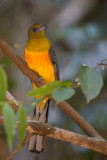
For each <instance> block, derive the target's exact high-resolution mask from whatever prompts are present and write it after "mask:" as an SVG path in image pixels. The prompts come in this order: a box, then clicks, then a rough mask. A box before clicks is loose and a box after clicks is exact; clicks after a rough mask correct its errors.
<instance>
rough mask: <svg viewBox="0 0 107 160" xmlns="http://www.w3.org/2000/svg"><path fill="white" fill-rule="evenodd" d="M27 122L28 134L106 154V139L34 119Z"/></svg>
mask: <svg viewBox="0 0 107 160" xmlns="http://www.w3.org/2000/svg"><path fill="white" fill-rule="evenodd" d="M27 123H28V125H27V131H28V132H29V133H30V134H31V133H32V134H39V135H42V136H48V137H51V138H55V139H58V140H61V141H66V142H70V143H73V144H76V145H79V146H82V147H85V148H88V149H91V150H94V151H97V152H100V153H102V154H104V155H107V141H104V140H102V139H100V138H96V137H95V138H91V137H88V136H84V135H80V134H77V133H74V132H71V131H68V130H65V129H60V128H57V127H53V126H51V125H49V124H46V123H41V122H38V121H34V120H28V122H27Z"/></svg>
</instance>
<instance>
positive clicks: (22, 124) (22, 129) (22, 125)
mask: <svg viewBox="0 0 107 160" xmlns="http://www.w3.org/2000/svg"><path fill="white" fill-rule="evenodd" d="M25 133H26V111H25V110H24V108H23V107H22V106H20V107H19V145H20V144H21V143H22V141H23V138H24V136H25Z"/></svg>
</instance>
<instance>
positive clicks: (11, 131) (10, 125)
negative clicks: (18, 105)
mask: <svg viewBox="0 0 107 160" xmlns="http://www.w3.org/2000/svg"><path fill="white" fill-rule="evenodd" d="M3 116H4V123H5V129H6V134H7V139H8V144H9V148H10V149H12V141H13V138H14V135H15V127H16V121H15V115H14V112H13V109H12V108H11V107H10V106H9V104H7V103H5V105H4V107H3Z"/></svg>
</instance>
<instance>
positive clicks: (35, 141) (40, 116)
mask: <svg viewBox="0 0 107 160" xmlns="http://www.w3.org/2000/svg"><path fill="white" fill-rule="evenodd" d="M49 102H50V100H49V99H48V98H47V97H46V98H44V99H43V100H41V101H40V102H39V103H38V105H37V106H36V108H35V110H34V119H35V120H37V121H39V122H44V123H47V121H48V113H49ZM44 143H45V137H44V136H39V135H33V136H32V137H31V139H30V143H29V150H30V151H31V152H37V153H40V152H42V151H43V149H44Z"/></svg>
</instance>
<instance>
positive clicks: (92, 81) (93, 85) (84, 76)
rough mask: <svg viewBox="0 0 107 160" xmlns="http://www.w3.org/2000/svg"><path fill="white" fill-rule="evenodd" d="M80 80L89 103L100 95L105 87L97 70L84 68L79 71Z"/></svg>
mask: <svg viewBox="0 0 107 160" xmlns="http://www.w3.org/2000/svg"><path fill="white" fill-rule="evenodd" d="M78 79H79V82H80V87H81V89H82V92H83V94H84V95H85V97H86V99H87V103H89V101H90V100H91V99H93V98H95V97H96V96H97V95H98V94H99V92H100V90H101V88H102V86H103V79H102V76H101V75H100V74H99V73H98V72H97V71H96V70H94V69H92V68H90V67H87V66H82V67H81V68H80V70H79V74H78Z"/></svg>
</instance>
